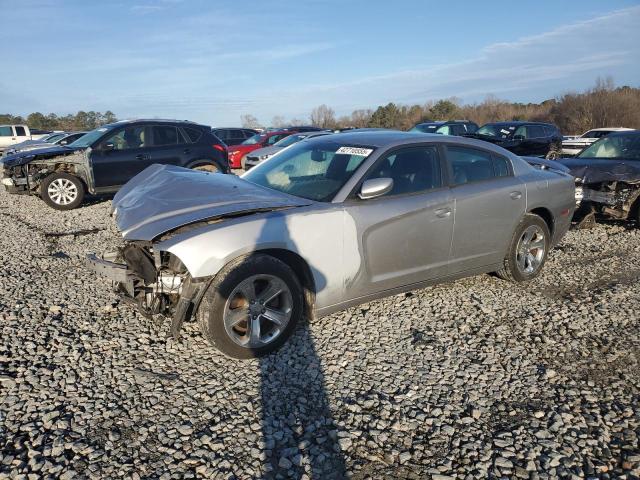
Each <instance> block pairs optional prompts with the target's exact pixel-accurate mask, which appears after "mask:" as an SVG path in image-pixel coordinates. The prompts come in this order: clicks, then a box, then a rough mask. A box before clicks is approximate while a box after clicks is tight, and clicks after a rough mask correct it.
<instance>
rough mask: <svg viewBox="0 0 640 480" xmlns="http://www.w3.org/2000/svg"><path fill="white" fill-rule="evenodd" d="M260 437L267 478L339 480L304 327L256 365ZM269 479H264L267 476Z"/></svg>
mask: <svg viewBox="0 0 640 480" xmlns="http://www.w3.org/2000/svg"><path fill="white" fill-rule="evenodd" d="M260 376H261V383H260V394H261V399H262V433H263V440H264V443H265V450H266V453H267V455H266V463H267V470H271V474H270V475H272V476H274V477H275V476H278V474H279V475H280V477H281V478H301V477H302V475H303V474H305V473H306V474H307V476H308V477H310V478H313V479H341V478H345V471H346V466H345V460H344V456H343V454H342V451H341V449H340V444H339V443H338V441H339V438H338V431H337V429H336V425H335V422H334V419H333V416H332V413H331V408H330V406H329V402H328V399H327V394H326V390H325V380H324V374H323V371H322V364H321V361H320V359H319V358H318V355H317V353H316V350H315V346H314V342H313V338H312V337H311V333H310V331H309V326H308V324H307V322H304V324H303V325H300V326H299V327H298V330H297V332H296V334H295V336H294V337H293V338H291V339H290V341H289V342H288V343H287V345H285V346H284V347H283V348H282V349H281V350H280V351H279V352H277V353H275V354H273V355H269V356H267V357H264V358H262V359H261V360H260ZM268 478H269V476H268Z"/></svg>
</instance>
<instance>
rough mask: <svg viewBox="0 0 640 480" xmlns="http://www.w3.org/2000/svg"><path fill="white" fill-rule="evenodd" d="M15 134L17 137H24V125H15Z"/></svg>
mask: <svg viewBox="0 0 640 480" xmlns="http://www.w3.org/2000/svg"><path fill="white" fill-rule="evenodd" d="M16 136H18V137H26V136H27V132H25V131H24V127H16Z"/></svg>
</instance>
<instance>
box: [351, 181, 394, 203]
mask: <svg viewBox="0 0 640 480" xmlns="http://www.w3.org/2000/svg"><path fill="white" fill-rule="evenodd" d="M392 188H393V178H373V179H371V180H365V181H364V183H363V184H362V187H360V193H358V197H360V199H362V200H369V199H370V198H376V197H381V196H382V195H384V194H386V193H389V192H390V191H391V189H392Z"/></svg>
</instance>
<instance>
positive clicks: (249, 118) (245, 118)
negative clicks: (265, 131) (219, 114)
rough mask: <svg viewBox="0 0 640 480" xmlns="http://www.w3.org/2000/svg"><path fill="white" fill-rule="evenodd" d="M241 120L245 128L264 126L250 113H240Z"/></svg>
mask: <svg viewBox="0 0 640 480" xmlns="http://www.w3.org/2000/svg"><path fill="white" fill-rule="evenodd" d="M240 122H241V123H242V127H243V128H262V125H260V122H259V121H258V119H257V118H256V117H254V116H253V115H251V114H250V113H247V114H245V115H240Z"/></svg>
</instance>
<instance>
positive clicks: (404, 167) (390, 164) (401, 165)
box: [365, 145, 442, 196]
mask: <svg viewBox="0 0 640 480" xmlns="http://www.w3.org/2000/svg"><path fill="white" fill-rule="evenodd" d="M374 178H391V179H392V180H393V188H392V189H391V191H390V192H389V193H387V194H386V195H385V196H390V195H403V194H410V193H418V192H423V191H426V190H431V189H433V188H438V187H441V186H442V171H441V168H440V157H439V155H438V149H437V148H436V147H435V146H433V145H429V146H419V147H409V148H403V149H401V150H396V151H395V152H393V153H391V154H390V155H387V156H386V157H384V158H383V159H382V160H381V161H379V162H378V163H377V164H376V165H375V166H374V167H373V170H372V171H371V172H369V173H368V174H367V176H366V178H365V180H370V179H374Z"/></svg>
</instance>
